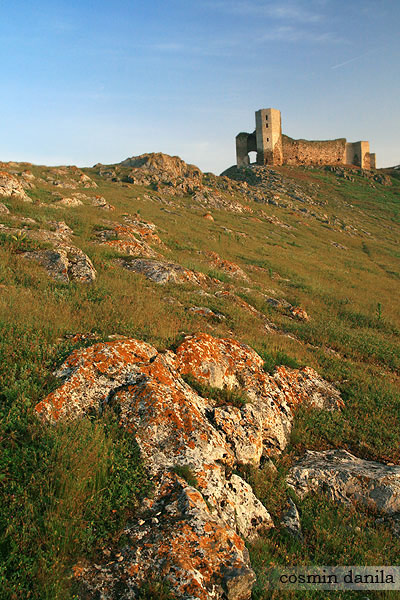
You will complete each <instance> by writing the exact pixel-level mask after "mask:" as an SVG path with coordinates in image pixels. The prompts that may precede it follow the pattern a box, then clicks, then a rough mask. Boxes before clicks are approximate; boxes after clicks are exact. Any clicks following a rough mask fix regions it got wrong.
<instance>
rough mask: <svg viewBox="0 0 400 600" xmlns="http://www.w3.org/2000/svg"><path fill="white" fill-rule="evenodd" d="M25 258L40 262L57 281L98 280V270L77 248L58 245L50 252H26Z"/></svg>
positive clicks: (87, 281) (89, 281) (86, 281)
mask: <svg viewBox="0 0 400 600" xmlns="http://www.w3.org/2000/svg"><path fill="white" fill-rule="evenodd" d="M24 256H25V258H28V259H29V260H35V261H36V262H38V263H39V264H40V265H41V266H42V267H44V268H45V269H46V271H47V273H48V274H49V275H50V276H51V277H52V278H53V279H55V280H56V281H62V282H63V283H69V282H70V281H82V282H85V283H91V282H92V281H94V280H95V279H96V269H95V268H94V266H93V263H92V261H91V260H90V258H89V257H88V256H87V255H86V254H85V253H84V252H83V251H82V250H81V249H80V248H77V247H76V246H68V245H65V244H62V245H61V244H58V245H57V246H56V247H54V248H53V249H49V250H34V251H31V252H25V253H24Z"/></svg>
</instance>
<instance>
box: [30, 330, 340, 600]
mask: <svg viewBox="0 0 400 600" xmlns="http://www.w3.org/2000/svg"><path fill="white" fill-rule="evenodd" d="M184 374H191V375H192V376H195V377H197V378H199V379H200V380H202V381H203V382H207V383H210V384H212V385H214V386H217V387H224V386H228V387H239V388H241V389H242V390H244V389H246V391H247V393H248V395H249V402H248V403H247V404H245V405H243V406H242V407H240V408H238V407H236V406H232V405H230V404H229V402H227V401H222V404H221V402H217V401H216V400H215V399H214V400H213V399H211V398H204V397H202V396H200V395H198V393H196V391H195V390H194V389H193V388H192V387H191V386H190V385H188V383H186V382H185V380H184V379H183V378H182V375H184ZM56 375H57V376H58V377H60V378H62V379H63V380H64V383H63V384H62V385H61V386H60V387H59V388H58V389H56V390H55V391H54V392H52V393H51V394H50V395H49V396H48V397H47V398H45V399H44V400H43V401H42V402H40V403H39V404H38V405H37V407H36V408H37V411H38V413H39V414H40V415H41V416H42V418H44V419H46V420H47V421H50V422H55V421H58V420H60V419H73V418H75V419H76V418H79V417H81V416H83V415H85V414H88V413H91V412H93V411H94V412H99V411H101V410H102V409H103V407H104V406H105V405H109V406H110V407H112V408H114V410H115V411H116V413H117V414H118V419H119V423H120V425H121V426H122V427H124V428H125V429H126V430H127V431H129V432H131V433H132V435H133V436H134V437H135V439H136V441H137V443H138V444H139V447H140V449H141V453H142V457H143V459H144V461H145V464H146V465H147V467H148V469H149V473H150V475H151V477H152V480H153V481H154V485H155V490H154V494H153V496H152V498H148V499H146V500H144V502H143V506H142V511H141V512H140V513H139V514H138V516H137V518H136V520H135V521H134V522H133V523H132V525H131V526H130V527H129V528H128V529H127V530H126V531H125V532H124V533H125V535H126V536H127V540H128V541H127V545H126V546H125V547H124V548H123V549H122V550H121V551H120V552H121V556H122V559H121V560H120V559H118V560H111V561H110V560H107V562H104V563H102V562H101V561H96V564H92V563H88V562H82V563H81V564H80V565H77V566H76V568H75V574H76V576H78V578H79V580H80V581H81V584H82V586H83V587H84V588H85V590H86V591H85V593H86V594H87V597H88V598H93V599H94V598H97V597H101V598H103V599H104V600H117V599H118V600H128V598H134V597H136V596H135V595H136V592H137V590H138V588H139V587H140V585H141V583H142V582H144V581H146V580H147V579H149V578H151V577H152V576H153V575H154V573H156V574H157V575H158V576H159V577H162V578H166V580H167V581H169V583H170V585H171V587H172V589H173V592H174V594H175V596H176V597H177V598H186V599H189V598H191V599H192V600H193V599H195V598H198V599H202V600H211V599H215V600H216V599H219V598H221V599H222V598H225V599H228V600H246V599H249V598H250V595H251V588H252V584H253V582H254V574H253V572H252V570H251V567H250V562H249V556H248V553H247V550H246V548H245V545H244V541H243V538H245V539H252V538H254V537H255V536H256V535H257V534H258V533H259V532H260V531H261V530H262V529H265V528H269V527H271V526H272V521H271V518H270V516H269V514H268V512H267V510H266V508H265V507H264V506H263V505H262V504H261V503H260V502H259V500H258V499H257V498H256V497H255V495H254V493H253V491H252V489H251V487H250V486H249V484H247V483H246V482H245V481H244V480H243V479H242V478H241V477H239V475H237V474H234V473H233V470H234V468H235V467H236V466H237V465H240V464H253V465H258V464H259V460H260V458H261V455H262V453H263V441H264V440H267V441H268V440H269V439H275V438H276V437H277V435H278V437H279V441H280V444H281V446H283V445H284V439H283V438H282V437H281V436H280V429H279V427H278V426H277V423H278V422H280V423H281V425H280V427H281V429H284V431H285V434H286V435H287V433H288V431H289V430H290V422H291V415H292V413H293V410H294V407H295V405H296V404H298V403H299V402H300V401H302V400H306V399H307V398H310V400H311V401H312V397H313V394H314V392H315V386H316V388H317V389H318V394H320V393H321V389H322V380H321V379H320V378H319V377H318V375H317V374H316V373H315V372H314V371H312V373H311V370H310V372H306V373H304V372H300V371H293V370H292V371H290V372H286V371H282V370H281V371H280V372H279V373H278V374H277V377H276V378H275V377H271V376H268V375H266V374H265V373H264V372H263V371H262V359H261V358H260V357H259V356H258V355H257V354H256V353H255V352H254V350H252V349H251V348H249V347H248V346H246V345H244V344H240V343H239V342H236V341H234V340H219V339H215V338H213V337H211V336H209V335H206V334H202V335H198V336H194V337H189V338H187V339H186V340H185V341H184V342H183V343H182V344H181V345H180V346H179V347H178V349H177V350H176V353H174V352H172V351H165V352H162V353H159V352H157V350H156V349H155V348H153V347H152V346H150V345H149V344H146V343H144V342H139V341H137V340H130V339H126V338H125V339H120V340H116V341H112V342H105V343H98V344H95V345H94V346H92V347H90V348H86V349H83V350H76V351H74V352H73V353H72V354H71V356H70V357H69V358H68V359H67V360H66V362H65V363H64V364H63V365H62V366H61V367H60V369H59V370H58V371H57V373H56ZM310 378H313V379H316V380H317V381H318V384H313V385H311V384H310V381H309V380H310ZM326 386H327V387H326V389H325V393H326V406H328V407H329V408H332V407H334V406H338V405H339V404H340V398H339V396H338V394H337V392H336V390H334V388H332V387H331V386H329V385H328V384H326ZM277 427H278V430H279V431H278V434H277V433H276V432H275V431H274V429H276V428H277ZM268 431H269V432H270V433H268ZM285 439H287V438H285ZM266 451H267V453H269V447H268V446H267V448H266ZM189 476H190V477H189ZM186 479H187V480H188V481H190V484H189V483H187V481H186ZM193 482H197V484H196V487H193Z"/></svg>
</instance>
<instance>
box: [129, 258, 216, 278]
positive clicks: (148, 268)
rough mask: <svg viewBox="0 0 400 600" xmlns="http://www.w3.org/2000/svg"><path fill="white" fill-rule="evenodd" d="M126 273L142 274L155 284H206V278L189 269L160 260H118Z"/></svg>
mask: <svg viewBox="0 0 400 600" xmlns="http://www.w3.org/2000/svg"><path fill="white" fill-rule="evenodd" d="M118 262H119V264H121V265H122V266H123V267H124V268H125V269H128V271H135V272H136V273H142V274H143V275H145V276H146V277H147V279H151V281H154V282H155V283H160V284H164V283H167V282H170V283H194V284H196V285H204V284H205V283H207V279H208V278H207V276H206V275H204V274H203V273H199V272H197V271H192V270H191V269H185V267H182V266H181V265H177V264H175V263H169V262H163V261H160V260H148V259H145V258H143V259H142V258H137V259H134V260H124V259H118Z"/></svg>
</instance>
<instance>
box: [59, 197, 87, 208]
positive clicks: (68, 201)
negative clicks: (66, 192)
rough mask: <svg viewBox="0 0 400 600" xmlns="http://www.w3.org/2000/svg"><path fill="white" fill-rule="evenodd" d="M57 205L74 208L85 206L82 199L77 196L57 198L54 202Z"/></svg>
mask: <svg viewBox="0 0 400 600" xmlns="http://www.w3.org/2000/svg"><path fill="white" fill-rule="evenodd" d="M54 204H55V206H67V207H69V208H74V207H76V206H83V202H82V200H80V199H79V198H76V197H72V198H62V199H61V200H56V202H55V203H54Z"/></svg>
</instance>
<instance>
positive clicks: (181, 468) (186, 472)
mask: <svg viewBox="0 0 400 600" xmlns="http://www.w3.org/2000/svg"><path fill="white" fill-rule="evenodd" d="M172 470H173V472H174V473H176V474H177V475H179V477H182V479H184V480H185V481H186V482H187V483H188V484H189V485H191V486H192V487H197V486H198V481H197V478H196V475H195V474H194V473H193V470H192V467H191V466H190V465H175V466H174V468H173V469H172Z"/></svg>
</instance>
